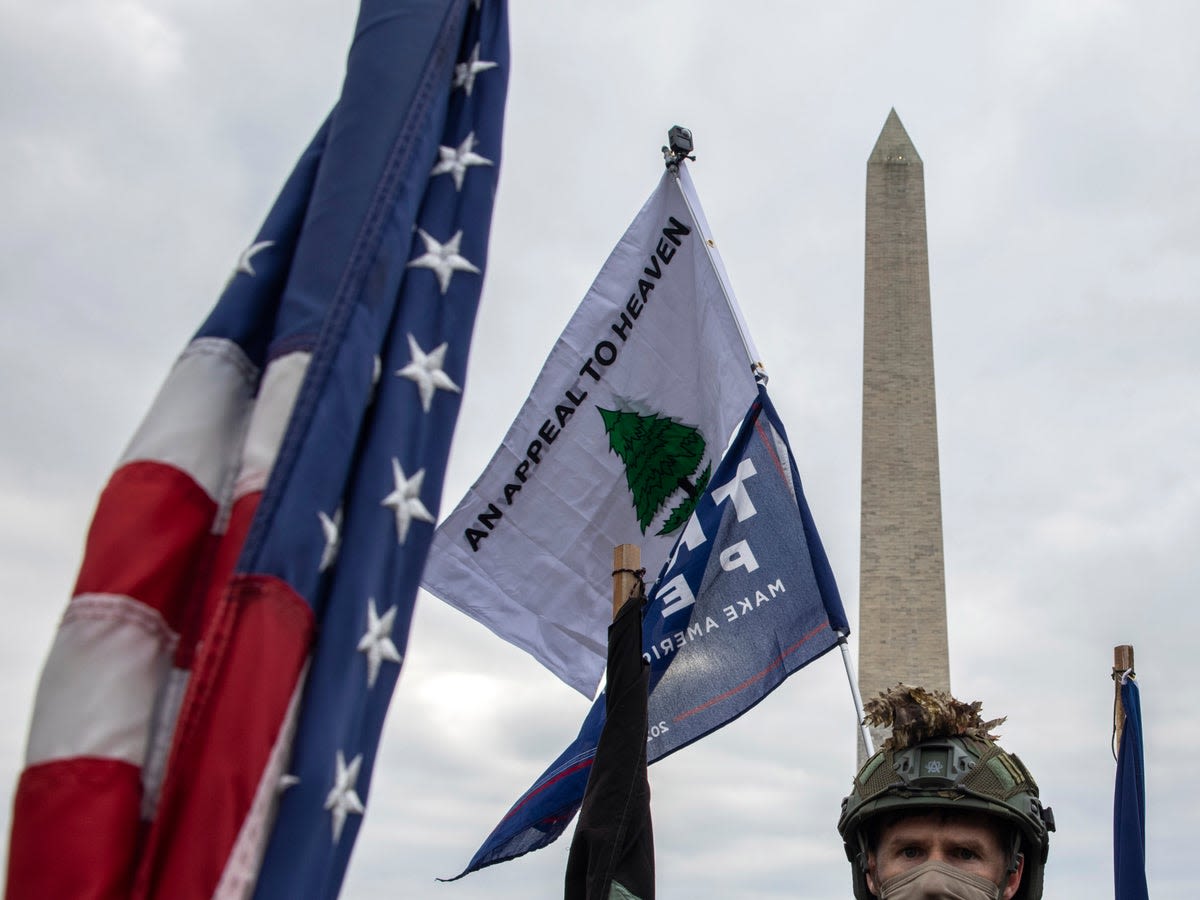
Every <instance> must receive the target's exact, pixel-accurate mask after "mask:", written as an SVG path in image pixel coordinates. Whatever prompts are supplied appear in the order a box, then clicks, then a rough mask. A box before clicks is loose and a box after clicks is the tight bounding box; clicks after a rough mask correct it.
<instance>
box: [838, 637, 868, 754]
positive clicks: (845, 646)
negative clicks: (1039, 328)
mask: <svg viewBox="0 0 1200 900" xmlns="http://www.w3.org/2000/svg"><path fill="white" fill-rule="evenodd" d="M837 636H838V647H840V648H841V651H842V663H843V664H844V665H845V666H846V680H847V681H848V682H850V696H852V697H853V698H854V712H855V714H856V715H857V716H858V729H859V734H861V735H862V739H863V747H865V748H866V751H867V754H866V755H867V756H874V755H875V743H874V741H872V740H871V729H869V728H868V727H867V723H866V722H865V721H864V718H865V716H864V715H863V702H862V694H860V693H859V690H858V682H857V681H856V680H855V678H854V663H853V661H852V660H851V659H850V642H849V641H848V640H847V639H846V633H845V632H844V631H839V632H838V633H837Z"/></svg>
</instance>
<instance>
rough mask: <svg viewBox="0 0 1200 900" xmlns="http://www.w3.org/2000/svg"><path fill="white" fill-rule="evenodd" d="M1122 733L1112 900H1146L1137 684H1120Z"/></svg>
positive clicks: (1142, 765)
mask: <svg viewBox="0 0 1200 900" xmlns="http://www.w3.org/2000/svg"><path fill="white" fill-rule="evenodd" d="M1121 705H1122V706H1123V707H1124V708H1125V730H1124V731H1122V732H1121V746H1120V748H1119V749H1118V751H1117V779H1116V792H1115V797H1114V800H1113V878H1114V881H1115V885H1116V900H1148V898H1149V896H1150V894H1149V890H1148V888H1147V886H1146V779H1145V762H1144V759H1143V756H1142V701H1141V696H1140V694H1139V691H1138V686H1137V682H1135V681H1134V680H1133V679H1132V678H1126V679H1125V680H1124V681H1122V683H1121Z"/></svg>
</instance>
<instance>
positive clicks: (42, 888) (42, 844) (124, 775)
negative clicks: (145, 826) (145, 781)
mask: <svg viewBox="0 0 1200 900" xmlns="http://www.w3.org/2000/svg"><path fill="white" fill-rule="evenodd" d="M141 802H142V786H141V772H140V770H139V769H138V767H137V766H133V765H130V764H129V763H125V762H120V761H118V760H113V759H97V758H93V757H81V758H75V759H65V760H56V761H54V762H48V763H42V764H40V765H36V766H30V767H29V768H28V769H26V770H25V772H24V773H23V774H22V775H21V780H20V782H19V783H18V785H17V794H16V799H15V800H14V802H13V821H14V822H20V823H21V827H20V828H13V830H12V836H11V838H10V843H9V853H8V887H7V893H6V896H7V897H8V900H26V898H28V900H45V898H49V897H71V898H72V900H123V898H126V897H128V896H129V889H130V886H131V885H132V882H133V873H134V867H135V862H136V854H137V849H138V839H139V831H140V827H141V826H140V822H139V817H138V809H139V807H140V805H141Z"/></svg>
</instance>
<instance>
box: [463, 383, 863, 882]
mask: <svg viewBox="0 0 1200 900" xmlns="http://www.w3.org/2000/svg"><path fill="white" fill-rule="evenodd" d="M838 632H841V633H843V634H848V633H849V624H848V623H847V621H846V616H845V611H844V610H843V608H842V603H841V598H840V596H839V594H838V590H837V586H836V584H835V582H834V579H833V572H832V570H831V569H830V566H829V561H828V559H827V557H826V555H825V551H824V548H823V547H822V545H821V541H820V538H819V536H818V535H817V531H816V527H815V524H814V523H813V520H812V515H811V513H810V512H809V509H808V504H807V502H806V501H805V498H804V493H803V490H802V488H801V484H800V477H799V473H798V472H797V469H796V465H795V461H794V459H793V458H792V454H791V449H790V447H789V445H788V442H787V437H786V435H785V434H784V430H783V426H782V424H781V423H780V421H779V417H778V415H777V414H776V412H775V409H774V407H773V406H772V405H771V402H770V399H769V398H768V396H767V392H766V389H765V388H764V387H762V386H760V387H759V396H758V398H757V399H756V400H755V401H754V403H753V404H752V405H751V407H750V409H749V411H748V412H747V414H746V417H745V419H744V420H743V422H742V425H741V427H740V428H739V430H738V433H737V436H736V437H735V438H734V440H733V443H732V444H731V445H730V448H729V450H728V451H727V452H726V454H725V456H724V457H723V458H722V460H721V463H720V465H719V466H718V468H717V469H716V471H715V472H714V473H713V475H712V478H711V480H710V482H709V487H708V489H707V490H706V492H705V495H704V497H703V498H702V500H701V501H700V503H699V505H698V506H697V509H696V514H695V516H694V517H693V519H692V520H691V521H690V522H689V523H688V526H687V528H686V530H685V532H684V534H683V535H681V536H680V538H679V541H678V542H677V543H676V545H675V548H674V550H673V551H672V553H671V556H670V558H669V559H668V561H667V563H666V565H665V566H664V569H663V571H662V572H661V573H660V575H659V577H658V579H657V581H656V582H655V585H654V588H653V590H652V592H651V595H650V599H649V601H648V605H647V609H646V613H645V620H644V625H643V633H642V647H643V657H644V658H645V659H646V660H647V661H648V662H649V663H650V668H651V673H650V698H649V723H650V724H649V733H648V734H647V741H648V746H647V756H648V759H649V761H650V762H656V761H657V760H659V759H662V758H663V757H665V756H667V755H669V754H670V753H673V752H675V751H676V750H679V749H682V748H683V747H685V746H687V745H688V744H690V743H692V742H694V741H696V740H699V739H700V738H702V737H704V736H705V735H706V734H709V733H711V732H712V731H715V730H716V729H718V728H720V727H721V726H722V725H725V724H727V723H728V722H731V721H732V720H733V719H735V718H737V717H738V716H740V715H742V714H743V713H744V712H746V711H747V710H749V709H750V708H752V707H753V706H755V705H756V704H757V703H758V702H759V701H761V700H762V699H763V698H764V697H765V696H766V695H767V694H768V693H770V692H771V691H772V690H774V689H775V688H776V687H777V686H778V685H779V684H781V683H782V682H783V680H784V679H785V678H787V676H788V675H790V674H792V673H793V672H795V671H797V670H798V669H800V668H802V667H803V666H805V665H807V664H808V663H809V662H811V661H812V660H813V659H816V658H817V657H819V656H821V655H823V654H824V653H826V652H827V651H828V650H830V649H831V648H833V647H834V646H835V645H836V644H837V641H838ZM688 657H690V660H689V659H688ZM680 659H682V660H684V662H683V663H682V664H679V665H673V664H674V663H676V661H677V660H680ZM698 660H700V661H702V662H699V663H697V664H690V663H692V662H696V661H698ZM697 672H701V673H704V674H703V677H700V676H697V675H696V674H695V673H697ZM604 707H605V697H604V695H603V694H601V695H600V697H599V698H597V700H596V701H595V703H594V704H593V705H592V708H591V710H590V711H589V712H588V715H587V717H586V718H585V719H584V722H583V725H582V727H581V728H580V730H579V734H578V736H577V737H576V738H575V740H574V741H572V742H571V744H570V745H569V746H568V747H567V749H566V750H565V751H563V753H562V754H561V755H560V756H559V757H558V759H556V760H555V761H554V762H553V763H552V764H551V765H550V767H549V768H548V769H546V771H545V772H543V773H542V775H541V776H540V777H539V778H538V779H537V781H535V782H534V784H533V785H532V786H531V787H530V788H529V789H528V790H527V791H526V792H525V793H524V794H523V795H522V796H521V798H520V799H519V800H517V802H516V803H515V804H514V805H513V806H512V808H511V809H510V810H509V812H508V813H507V814H506V815H505V817H504V818H503V819H502V820H501V822H500V824H499V825H497V826H496V828H495V829H494V830H493V831H492V833H491V835H489V837H488V838H487V840H486V841H485V842H484V844H483V846H481V847H480V849H479V850H478V851H477V852H476V853H475V856H474V857H473V858H472V860H471V862H470V864H469V865H468V866H467V868H466V869H465V870H464V871H463V872H462V873H461V874H460V875H457V876H455V878H461V877H463V876H464V875H467V874H469V873H471V872H474V871H476V870H478V869H481V868H484V867H486V866H490V865H494V864H496V863H500V862H506V861H508V860H510V859H514V858H516V857H518V856H521V855H523V854H525V853H529V852H530V851H533V850H538V849H541V848H542V847H545V846H547V845H549V844H551V843H553V842H554V841H555V840H556V839H557V838H558V837H559V836H560V835H561V834H562V833H563V832H564V831H565V830H566V827H567V825H568V824H569V823H570V821H571V819H572V818H573V817H574V816H575V814H576V812H578V810H579V806H580V803H581V802H582V798H583V796H584V791H585V788H586V786H587V780H588V775H589V773H590V770H591V766H592V762H593V759H594V758H595V753H596V745H597V743H598V741H599V737H600V733H601V731H602V730H603V727H604V715H605V713H604ZM450 880H454V879H450Z"/></svg>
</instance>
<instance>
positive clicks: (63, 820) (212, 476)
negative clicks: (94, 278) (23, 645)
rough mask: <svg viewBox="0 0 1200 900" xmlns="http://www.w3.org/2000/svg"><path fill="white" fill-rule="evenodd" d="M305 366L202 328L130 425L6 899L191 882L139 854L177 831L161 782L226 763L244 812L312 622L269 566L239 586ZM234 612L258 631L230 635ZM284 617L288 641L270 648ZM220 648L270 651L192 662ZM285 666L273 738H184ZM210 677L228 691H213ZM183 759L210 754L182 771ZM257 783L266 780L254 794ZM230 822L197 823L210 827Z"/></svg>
mask: <svg viewBox="0 0 1200 900" xmlns="http://www.w3.org/2000/svg"><path fill="white" fill-rule="evenodd" d="M307 365H308V354H307V353H293V354H289V355H287V356H283V357H281V358H279V359H277V360H274V361H273V362H272V363H271V364H270V365H269V366H268V367H267V369H266V372H265V373H264V375H263V378H262V380H261V383H260V382H259V371H258V369H257V367H256V366H254V365H253V364H252V363H251V362H250V361H249V360H248V359H247V358H246V356H245V354H244V353H243V352H242V350H241V348H240V347H238V346H237V345H236V344H235V343H233V342H231V341H228V340H223V339H218V338H201V339H197V340H196V341H194V342H193V343H192V344H191V345H189V346H188V348H187V349H186V350H185V351H184V353H183V354H182V355H181V356H180V358H179V360H178V361H177V362H176V364H175V366H174V367H173V369H172V371H171V373H170V375H169V376H168V377H167V380H166V382H165V384H164V385H163V387H162V389H161V390H160V391H159V394H158V396H157V398H156V399H155V401H154V403H153V405H152V406H151V408H150V411H149V413H148V414H147V416H146V418H145V420H144V421H143V423H142V425H141V426H140V428H139V429H138V431H137V433H136V434H135V435H134V436H133V439H132V441H131V442H130V445H129V447H128V449H127V450H126V452H125V453H124V455H123V457H122V459H121V460H120V462H119V463H118V466H117V468H116V470H115V471H114V472H113V475H112V477H111V478H110V480H109V483H108V485H107V486H106V487H105V489H104V491H103V493H102V494H101V496H100V501H99V504H98V506H97V509H96V513H95V516H94V518H93V520H92V524H91V529H90V531H89V534H88V539H87V544H86V547H85V551H84V559H83V564H82V566H81V569H80V573H79V577H78V581H77V583H76V587H75V591H74V596H73V597H72V598H71V601H70V603H69V604H68V606H67V610H66V613H65V614H64V616H63V619H62V622H61V623H60V625H59V629H58V633H57V635H56V636H55V639H54V643H53V646H52V648H51V651H50V654H49V658H48V659H47V662H46V666H45V669H44V671H43V673H42V678H41V683H40V685H39V688H38V693H37V697H36V701H35V706H34V715H33V723H32V726H31V729H30V736H29V744H28V749H27V753H26V762H25V769H24V771H23V773H22V775H21V779H20V782H19V784H18V788H17V794H16V800H15V803H14V817H13V828H12V835H11V845H10V852H9V870H8V893H7V896H8V897H9V898H13V900H20V898H26V897H28V898H46V897H73V898H76V897H78V898H92V897H95V898H117V897H121V898H125V897H129V896H131V894H132V893H133V890H134V883H135V879H136V880H138V881H139V883H140V890H142V891H143V892H144V893H146V895H148V896H149V895H154V896H163V897H166V896H172V897H174V896H180V897H182V896H189V895H192V894H191V893H189V892H182V893H174V892H173V889H171V888H169V887H167V886H166V885H165V883H160V882H158V881H157V880H156V879H150V880H147V878H146V873H147V872H148V871H149V872H152V871H154V867H152V866H150V865H149V863H150V862H151V861H150V860H143V859H142V858H141V857H142V855H143V854H142V851H143V848H144V846H145V845H146V841H147V836H148V832H149V841H150V843H149V846H150V848H152V849H153V848H154V847H156V846H157V847H159V848H161V847H162V846H163V845H162V840H161V839H158V838H156V837H155V833H156V832H157V831H158V830H159V829H158V825H157V823H156V824H155V825H153V826H152V825H150V824H149V820H152V819H154V818H155V817H156V807H157V806H158V802H157V801H158V791H159V786H160V784H162V785H163V786H164V787H165V789H166V790H167V791H168V796H169V792H170V791H171V785H172V784H173V783H174V782H175V781H176V780H177V779H179V778H187V779H189V780H192V779H196V778H198V777H201V773H202V772H203V773H204V774H207V775H214V774H215V776H216V778H217V780H215V781H213V782H211V783H210V784H211V785H212V787H210V788H208V789H207V791H208V792H209V793H212V792H213V791H217V792H226V793H222V794H221V796H220V797H219V798H214V799H219V801H220V805H221V806H222V807H223V808H227V809H228V810H230V815H231V817H241V818H244V815H245V811H246V810H248V809H249V805H250V801H251V800H252V798H253V796H254V793H255V790H254V789H256V788H257V785H258V781H259V779H260V777H261V775H262V769H263V766H264V765H265V760H266V755H269V752H270V749H271V747H272V746H273V745H274V743H275V739H276V737H277V736H278V723H279V722H280V721H282V718H283V713H284V711H285V710H286V708H287V702H288V701H289V700H290V699H291V696H292V693H293V691H294V690H295V688H296V680H297V678H298V673H299V669H300V667H301V666H302V665H303V660H304V657H305V655H306V654H307V648H308V642H309V640H310V639H311V631H312V624H311V615H310V614H308V611H307V607H306V605H305V604H304V603H303V601H301V600H300V599H299V598H297V597H294V596H289V594H290V592H289V591H287V590H283V591H281V590H280V588H279V586H278V585H271V584H268V583H264V582H269V581H270V579H255V578H245V579H238V580H237V582H234V583H233V584H231V575H232V572H233V567H234V564H235V563H236V560H237V557H238V554H239V552H240V549H241V544H242V540H243V538H244V536H245V533H246V531H247V529H248V528H249V524H250V520H251V519H252V518H253V515H254V510H255V509H256V508H257V505H258V500H259V498H260V496H261V492H262V488H263V486H264V485H265V484H266V480H267V477H268V476H269V474H270V470H271V467H272V465H273V463H274V461H275V457H276V454H277V452H278V449H279V445H280V442H281V440H282V436H283V432H284V430H285V429H286V426H287V421H288V418H289V416H290V414H291V410H292V408H293V406H294V402H295V398H296V395H297V393H298V391H299V388H300V384H301V382H302V381H303V378H304V373H305V371H306V369H307ZM256 395H257V397H256ZM232 598H237V599H236V601H235V602H231V600H232ZM267 598H270V599H267ZM281 622H282V627H280V623H281ZM235 626H236V629H241V628H243V627H246V628H247V630H246V632H245V633H244V634H243V633H241V632H240V631H238V632H237V633H234V631H235V630H236V629H235ZM214 627H215V628H216V630H215V631H214ZM274 631H279V632H280V637H283V638H285V641H284V643H286V644H287V645H288V646H287V647H286V649H285V648H284V647H282V646H280V647H272V648H269V649H268V648H264V647H263V646H262V642H264V641H266V640H267V637H268V635H269V634H270V633H272V632H274ZM202 637H203V642H201V638H202ZM210 645H213V646H210ZM248 645H253V646H248ZM201 646H202V647H203V649H202V651H201V652H200V653H199V655H198V654H197V648H198V647H201ZM214 649H223V650H224V651H226V654H227V655H229V656H230V658H231V659H233V660H235V661H242V660H243V658H244V657H246V656H247V655H250V656H251V657H257V659H256V660H255V662H254V665H252V666H250V670H249V671H247V670H246V669H247V667H246V665H245V664H244V662H240V663H239V664H240V668H237V669H235V670H232V671H229V672H224V673H217V674H215V675H213V674H212V673H209V674H208V675H205V676H204V677H205V678H210V679H212V681H213V683H207V682H206V683H205V684H203V685H197V684H194V683H189V682H190V681H191V680H192V679H193V678H194V677H195V676H194V674H193V673H194V671H198V672H204V671H205V670H206V667H205V666H204V665H203V660H204V658H205V657H206V656H207V655H208V654H209V653H210V652H211V651H212V650H214ZM231 650H233V651H236V652H233V653H231V654H230V653H229V651H231ZM248 650H250V651H251V652H250V653H249V654H247V651H248ZM276 664H278V665H280V666H281V668H282V670H283V671H285V672H286V671H294V672H295V673H296V677H293V678H291V683H289V684H288V685H287V687H286V690H284V689H283V688H282V686H279V687H278V688H275V689H273V691H268V692H266V693H268V694H270V693H272V692H273V693H279V692H280V691H282V692H283V693H285V694H286V696H285V697H284V698H283V702H282V704H281V705H280V708H279V713H278V717H275V716H272V717H271V718H272V719H273V720H274V722H275V726H274V728H271V727H270V726H266V725H259V726H258V728H259V730H263V729H266V730H269V731H271V732H272V733H271V734H270V735H269V739H268V738H267V736H266V735H255V734H252V733H251V734H243V735H241V736H240V738H239V739H238V740H237V746H236V747H233V748H230V747H227V746H226V747H221V746H219V745H220V744H221V743H223V741H222V739H221V737H220V733H221V731H222V729H218V730H217V733H216V734H215V735H214V737H212V738H209V737H208V736H207V735H206V736H205V737H204V738H202V739H195V740H194V743H195V744H196V745H197V746H196V747H195V748H188V747H181V746H180V744H179V742H178V741H174V740H173V737H174V732H175V727H176V716H177V714H178V715H180V718H179V720H178V721H179V727H180V728H181V729H186V728H187V727H188V724H189V723H191V722H196V723H199V722H200V721H209V724H211V721H210V720H211V714H209V713H206V712H204V711H203V710H204V709H208V710H212V711H216V712H217V713H220V712H221V711H223V710H224V708H225V707H227V706H228V705H229V702H230V700H233V702H235V703H236V702H237V699H238V698H239V697H240V696H244V694H243V693H241V692H240V690H239V687H238V684H239V683H240V684H242V685H245V684H246V681H245V680H244V679H250V683H251V684H253V680H254V679H264V678H265V676H266V674H267V671H268V670H270V668H271V667H272V666H273V665H276ZM275 674H276V675H277V674H278V670H276V673H275ZM271 680H275V677H274V676H273V677H272V679H271ZM198 687H199V688H201V690H200V691H197V688H198ZM214 690H215V691H218V692H221V691H224V692H226V696H225V698H224V699H223V700H220V702H216V703H212V702H209V701H211V700H212V699H213V694H212V692H213V691H214ZM259 693H262V692H261V691H260V692H259ZM185 696H186V698H187V700H186V701H185V700H184V698H185ZM198 710H199V712H198ZM257 712H258V713H262V712H264V710H262V709H259V710H257ZM234 718H235V719H237V718H244V717H238V716H235V717H234ZM226 730H227V729H226ZM192 736H193V738H195V732H193V733H192ZM180 737H184V735H183V733H182V732H181V734H180ZM256 739H257V740H258V742H259V743H262V742H264V741H265V742H266V749H267V754H266V755H263V754H259V753H258V752H257V751H258V748H257V747H256V746H255V744H254V741H255V740H256ZM171 747H174V750H170V748H171ZM169 750H170V753H171V759H172V761H171V763H170V764H169V765H167V764H166V762H167V759H168V751H169ZM231 751H232V752H231ZM221 753H225V754H227V760H226V762H225V763H224V767H225V768H228V767H229V765H230V764H231V762H230V761H234V762H236V763H241V762H242V761H243V760H244V761H245V763H244V765H242V766H241V768H242V772H240V773H238V774H237V775H236V777H234V776H232V775H230V773H223V772H221V771H219V770H218V771H217V772H216V773H212V772H210V771H209V770H210V769H211V768H212V766H211V764H207V765H202V763H203V760H204V759H205V758H206V757H209V756H212V755H214V754H221ZM260 755H261V756H262V757H263V758H262V760H261V761H259V759H258V758H259V756H260ZM178 764H183V765H185V766H190V765H198V766H200V767H201V768H200V770H197V771H193V770H191V769H186V770H185V771H183V772H176V771H173V770H172V768H171V767H172V766H175V765H178ZM255 766H257V768H256V769H254V770H253V771H251V769H252V768H253V767H255ZM164 769H165V772H164ZM222 776H226V777H225V778H224V780H222ZM164 778H165V780H164ZM247 780H252V781H253V782H254V784H253V785H252V786H251V789H250V790H249V792H248V793H247V794H246V796H245V797H244V798H243V797H242V796H241V794H242V793H243V792H244V790H245V789H244V786H243V784H242V782H244V781H247ZM199 793H204V792H199ZM170 810H171V811H172V812H176V811H177V805H176V806H175V807H170ZM239 810H240V812H239ZM172 821H176V820H175V819H173V820H172ZM176 824H178V823H177V822H176ZM218 824H219V823H197V825H198V827H199V828H200V829H202V830H204V832H205V838H206V840H209V841H211V840H212V838H213V835H212V829H213V828H215V827H216V826H217V825H218ZM240 827H241V821H240V820H239V821H238V822H237V826H236V827H233V828H232V833H231V834H230V836H229V838H228V840H221V841H220V845H221V846H223V847H224V848H225V849H226V851H228V849H229V848H230V847H231V846H232V843H233V838H234V837H235V836H236V834H237V831H238V830H239V829H240ZM193 830H195V829H194V828H193ZM172 843H173V841H172ZM175 846H176V847H177V848H183V847H185V846H186V845H175ZM172 855H176V854H172ZM139 866H140V867H141V869H142V875H141V876H140V877H139V876H137V872H138V869H139ZM217 875H218V877H219V872H218V873H217ZM215 885H216V878H213V879H212V883H211V885H210V886H209V887H208V888H207V890H205V891H204V892H203V893H202V894H196V895H197V896H211V894H212V890H213V888H214V887H215Z"/></svg>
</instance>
